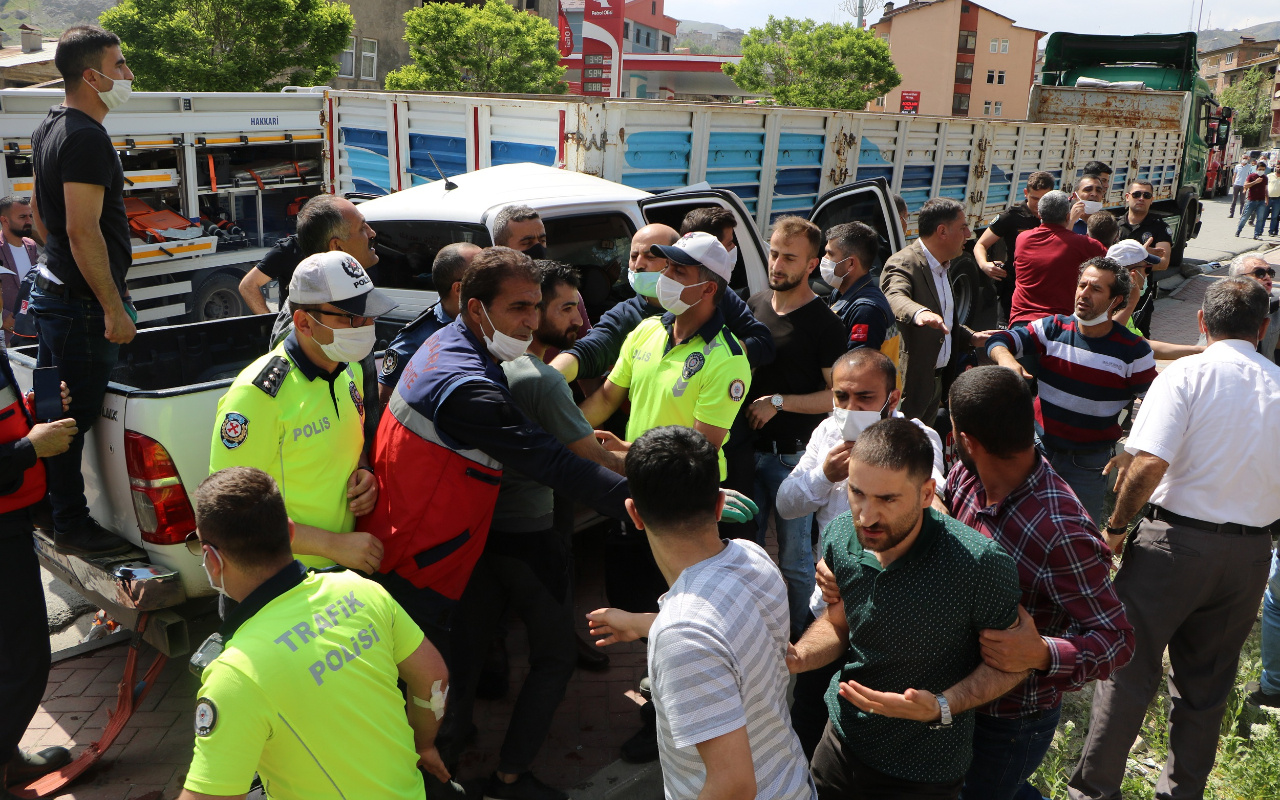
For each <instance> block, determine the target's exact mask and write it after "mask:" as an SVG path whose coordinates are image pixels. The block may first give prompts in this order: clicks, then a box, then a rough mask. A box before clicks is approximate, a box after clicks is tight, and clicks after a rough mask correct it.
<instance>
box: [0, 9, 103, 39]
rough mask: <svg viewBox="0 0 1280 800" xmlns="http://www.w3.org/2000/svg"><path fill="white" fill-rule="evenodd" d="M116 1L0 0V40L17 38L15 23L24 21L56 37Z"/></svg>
mask: <svg viewBox="0 0 1280 800" xmlns="http://www.w3.org/2000/svg"><path fill="white" fill-rule="evenodd" d="M115 4H116V0H0V28H4V31H5V32H4V34H3V36H4V41H5V43H6V44H13V43H16V42H17V41H18V31H17V28H18V25H20V24H22V23H24V22H25V23H27V24H28V25H34V26H35V27H37V28H39V29H40V30H42V31H43V32H44V33H45V35H46V36H57V35H58V34H60V33H62V31H64V30H65V29H67V28H69V27H71V26H72V25H79V24H82V23H85V22H97V21H98V15H99V14H101V13H102V12H103V11H106V10H107V9H108V8H111V7H112V6H114V5H115Z"/></svg>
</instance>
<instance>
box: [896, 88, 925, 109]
mask: <svg viewBox="0 0 1280 800" xmlns="http://www.w3.org/2000/svg"><path fill="white" fill-rule="evenodd" d="M900 111H901V113H903V114H919V113H920V93H919V92H908V91H904V92H903V93H902V108H901V109H900Z"/></svg>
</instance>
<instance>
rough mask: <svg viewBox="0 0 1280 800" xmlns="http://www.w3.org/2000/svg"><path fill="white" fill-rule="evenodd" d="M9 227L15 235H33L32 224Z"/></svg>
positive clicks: (10, 231)
mask: <svg viewBox="0 0 1280 800" xmlns="http://www.w3.org/2000/svg"><path fill="white" fill-rule="evenodd" d="M8 228H9V233H11V234H13V235H14V236H17V237H18V238H22V237H24V236H25V237H30V236H31V226H30V225H23V226H22V227H21V228H15V227H13V226H12V225H9V226H8Z"/></svg>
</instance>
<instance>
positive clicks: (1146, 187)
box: [1116, 180, 1173, 336]
mask: <svg viewBox="0 0 1280 800" xmlns="http://www.w3.org/2000/svg"><path fill="white" fill-rule="evenodd" d="M1154 194H1155V192H1154V189H1153V188H1152V186H1151V184H1149V183H1147V182H1146V181H1142V180H1135V181H1130V182H1129V189H1128V191H1126V192H1125V194H1124V199H1125V202H1126V203H1128V205H1129V208H1128V210H1127V211H1125V213H1124V214H1122V215H1120V219H1119V220H1118V222H1119V223H1120V238H1119V239H1117V240H1116V241H1121V240H1124V239H1133V240H1134V241H1137V242H1141V243H1142V246H1143V247H1145V248H1147V252H1148V253H1150V254H1151V255H1153V256H1157V257H1159V259H1160V263H1159V264H1154V265H1152V266H1151V268H1150V272H1149V273H1148V274H1151V273H1153V272H1159V271H1160V270H1162V269H1167V268H1168V267H1169V257H1170V255H1171V254H1172V253H1173V234H1171V233H1170V232H1169V226H1168V225H1167V224H1166V223H1165V221H1164V220H1163V219H1162V218H1160V217H1157V216H1152V215H1151V214H1149V213H1148V212H1149V211H1150V210H1151V202H1152V199H1153V196H1154ZM1147 283H1148V290H1147V291H1146V292H1145V293H1144V294H1143V297H1142V299H1141V300H1139V301H1138V306H1137V308H1135V309H1134V310H1133V324H1134V325H1136V326H1137V327H1138V330H1140V331H1142V333H1143V334H1144V335H1148V336H1149V335H1150V334H1151V317H1152V315H1153V314H1154V313H1155V304H1156V291H1155V288H1154V286H1153V285H1152V284H1154V281H1147Z"/></svg>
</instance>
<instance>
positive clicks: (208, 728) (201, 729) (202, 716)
mask: <svg viewBox="0 0 1280 800" xmlns="http://www.w3.org/2000/svg"><path fill="white" fill-rule="evenodd" d="M217 725H218V707H217V706H215V705H214V704H213V701H212V700H210V699H209V698H207V697H201V698H199V699H198V700H196V736H200V737H205V736H208V735H209V734H211V733H213V729H214V728H215V727H217Z"/></svg>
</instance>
